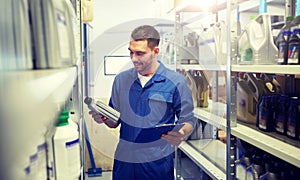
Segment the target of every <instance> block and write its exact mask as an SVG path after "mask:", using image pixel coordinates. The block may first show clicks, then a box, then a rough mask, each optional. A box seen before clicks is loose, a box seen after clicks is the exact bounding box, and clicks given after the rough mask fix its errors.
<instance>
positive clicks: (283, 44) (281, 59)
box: [277, 42, 287, 64]
mask: <svg viewBox="0 0 300 180" xmlns="http://www.w3.org/2000/svg"><path fill="white" fill-rule="evenodd" d="M286 48H287V45H286V42H281V43H279V48H278V60H277V62H278V63H279V64H282V63H284V52H285V49H286Z"/></svg>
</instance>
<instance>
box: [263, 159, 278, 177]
mask: <svg viewBox="0 0 300 180" xmlns="http://www.w3.org/2000/svg"><path fill="white" fill-rule="evenodd" d="M271 161H272V162H271V163H269V164H268V169H267V172H266V173H264V174H263V175H261V176H260V177H259V180H280V179H281V178H280V163H279V162H278V161H276V160H271Z"/></svg>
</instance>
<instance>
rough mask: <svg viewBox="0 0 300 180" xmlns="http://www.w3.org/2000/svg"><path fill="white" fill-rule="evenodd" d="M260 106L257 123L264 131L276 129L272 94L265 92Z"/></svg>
mask: <svg viewBox="0 0 300 180" xmlns="http://www.w3.org/2000/svg"><path fill="white" fill-rule="evenodd" d="M261 98H262V99H261V101H260V103H259V106H258V108H259V109H258V116H257V118H258V119H257V121H258V122H257V125H258V128H259V129H261V130H263V131H274V118H273V104H272V96H271V95H265V94H263V95H262V96H261Z"/></svg>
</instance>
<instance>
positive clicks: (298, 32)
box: [287, 28, 300, 65]
mask: <svg viewBox="0 0 300 180" xmlns="http://www.w3.org/2000/svg"><path fill="white" fill-rule="evenodd" d="M299 53H300V28H295V29H294V30H293V33H292V35H291V37H290V39H289V46H288V58H287V64H291V65H296V64H300V57H299Z"/></svg>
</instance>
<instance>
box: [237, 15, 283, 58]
mask: <svg viewBox="0 0 300 180" xmlns="http://www.w3.org/2000/svg"><path fill="white" fill-rule="evenodd" d="M238 51H239V52H238V54H239V55H238V58H239V59H238V62H239V64H277V59H278V53H277V52H278V49H277V47H276V45H275V43H274V38H273V35H272V31H271V18H270V15H269V14H268V13H263V14H260V15H259V16H258V17H257V18H255V19H253V20H251V21H250V22H249V23H248V24H247V25H246V27H245V30H244V31H243V32H242V34H241V36H240V38H239V41H238Z"/></svg>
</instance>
